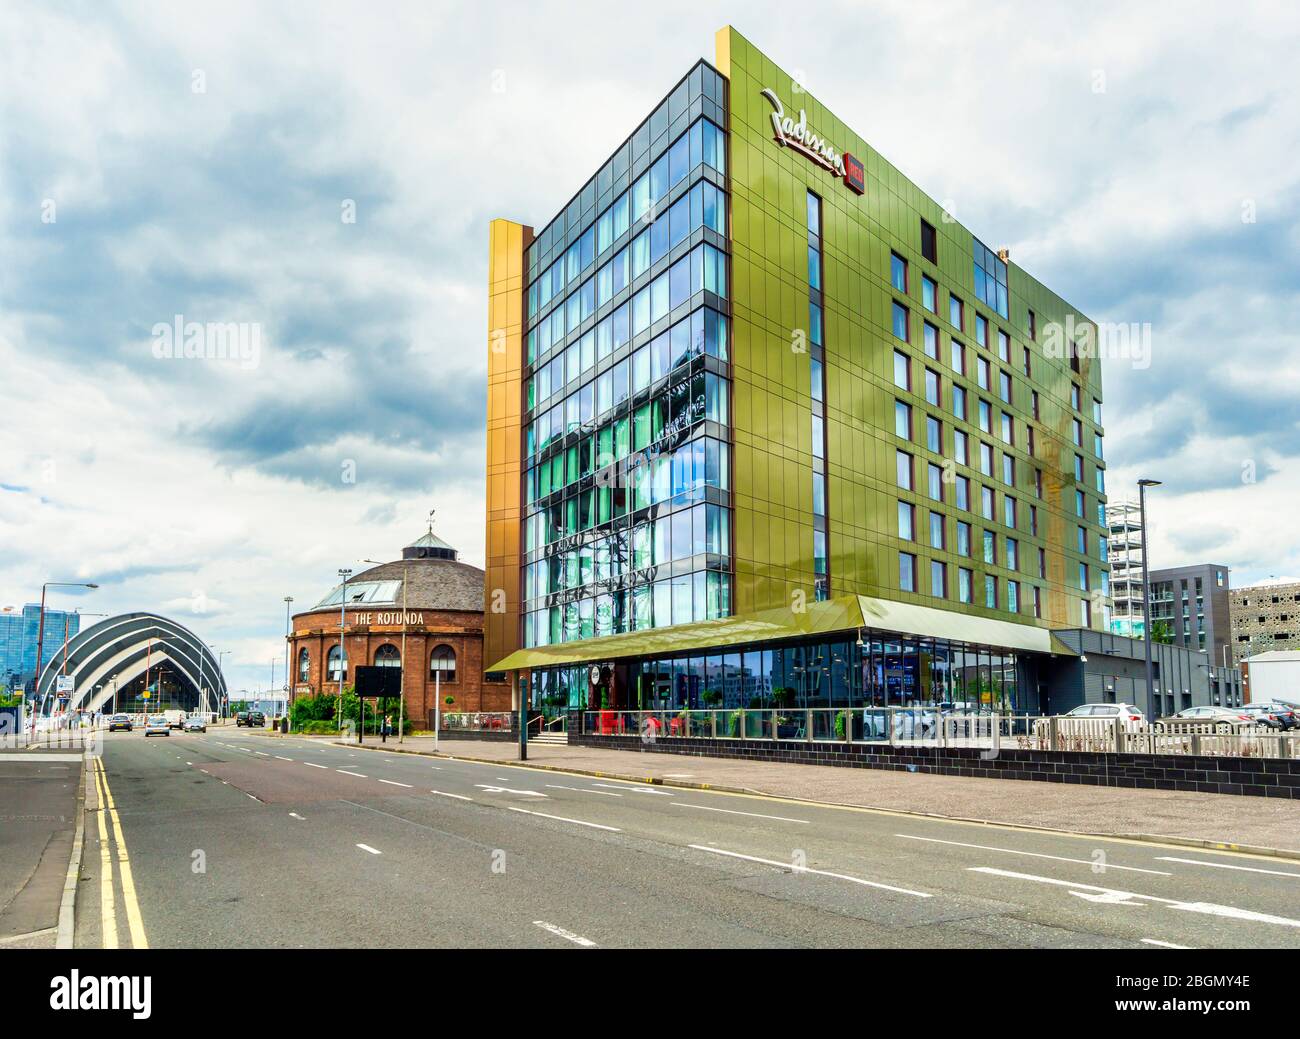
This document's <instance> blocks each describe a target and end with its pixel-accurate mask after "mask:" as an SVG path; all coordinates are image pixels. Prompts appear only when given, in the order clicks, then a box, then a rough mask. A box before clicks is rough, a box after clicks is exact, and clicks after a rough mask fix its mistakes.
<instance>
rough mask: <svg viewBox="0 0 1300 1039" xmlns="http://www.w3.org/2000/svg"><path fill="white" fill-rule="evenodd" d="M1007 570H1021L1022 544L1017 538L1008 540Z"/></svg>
mask: <svg viewBox="0 0 1300 1039" xmlns="http://www.w3.org/2000/svg"><path fill="white" fill-rule="evenodd" d="M1007 569H1008V570H1019V569H1020V542H1019V541H1017V540H1016V539H1015V538H1007Z"/></svg>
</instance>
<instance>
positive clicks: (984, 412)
mask: <svg viewBox="0 0 1300 1039" xmlns="http://www.w3.org/2000/svg"><path fill="white" fill-rule="evenodd" d="M979 427H980V431H981V432H984V433H992V432H993V405H992V404H990V403H989V402H988V401H986V400H981V401H980V402H979Z"/></svg>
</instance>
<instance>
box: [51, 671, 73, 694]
mask: <svg viewBox="0 0 1300 1039" xmlns="http://www.w3.org/2000/svg"><path fill="white" fill-rule="evenodd" d="M74 685H75V682H74V679H73V677H72V675H59V676H58V677H57V678H56V679H55V680H54V691H55V692H56V693H71V692H72V691H73V687H74Z"/></svg>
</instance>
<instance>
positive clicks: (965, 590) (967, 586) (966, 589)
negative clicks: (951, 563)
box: [957, 566, 974, 603]
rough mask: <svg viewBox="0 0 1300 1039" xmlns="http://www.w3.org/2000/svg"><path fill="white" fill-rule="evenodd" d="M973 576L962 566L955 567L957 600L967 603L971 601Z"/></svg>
mask: <svg viewBox="0 0 1300 1039" xmlns="http://www.w3.org/2000/svg"><path fill="white" fill-rule="evenodd" d="M973 576H974V575H973V574H972V573H971V572H970V571H969V570H967V569H966V568H965V567H964V566H961V567H958V568H957V600H958V601H959V602H965V603H969V602H970V601H971V578H972V577H973Z"/></svg>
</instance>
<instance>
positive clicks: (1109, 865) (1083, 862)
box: [894, 833, 1173, 877]
mask: <svg viewBox="0 0 1300 1039" xmlns="http://www.w3.org/2000/svg"><path fill="white" fill-rule="evenodd" d="M894 836H895V837H904V838H906V839H907V840H909V841H927V842H928V843H930V844H951V845H953V846H955V847H958V848H977V849H978V850H980V851H1000V852H1003V853H1004V854H1007V855H1027V856H1028V857H1029V858H1032V859H1052V860H1054V861H1056V862H1073V863H1076V864H1078V865H1080V866H1092V867H1096V868H1097V870H1098V872H1099V873H1107V872H1109V871H1110V870H1112V869H1122V870H1126V871H1128V872H1129V873H1154V874H1155V875H1156V876H1158V877H1172V876H1173V874H1172V873H1166V872H1165V871H1164V870H1159V869H1141V868H1139V867H1138V866H1116V865H1115V864H1114V863H1113V862H1105V863H1098V862H1097V861H1095V860H1093V859H1068V858H1066V857H1065V856H1063V855H1045V854H1043V853H1042V852H1038V851H1020V850H1019V849H1018V848H994V847H991V846H989V845H987V844H964V843H962V842H961V841H941V840H940V839H939V838H938V837H917V836H915V835H913V834H910V833H896V834H894ZM1103 866H1104V868H1102V867H1103Z"/></svg>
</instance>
